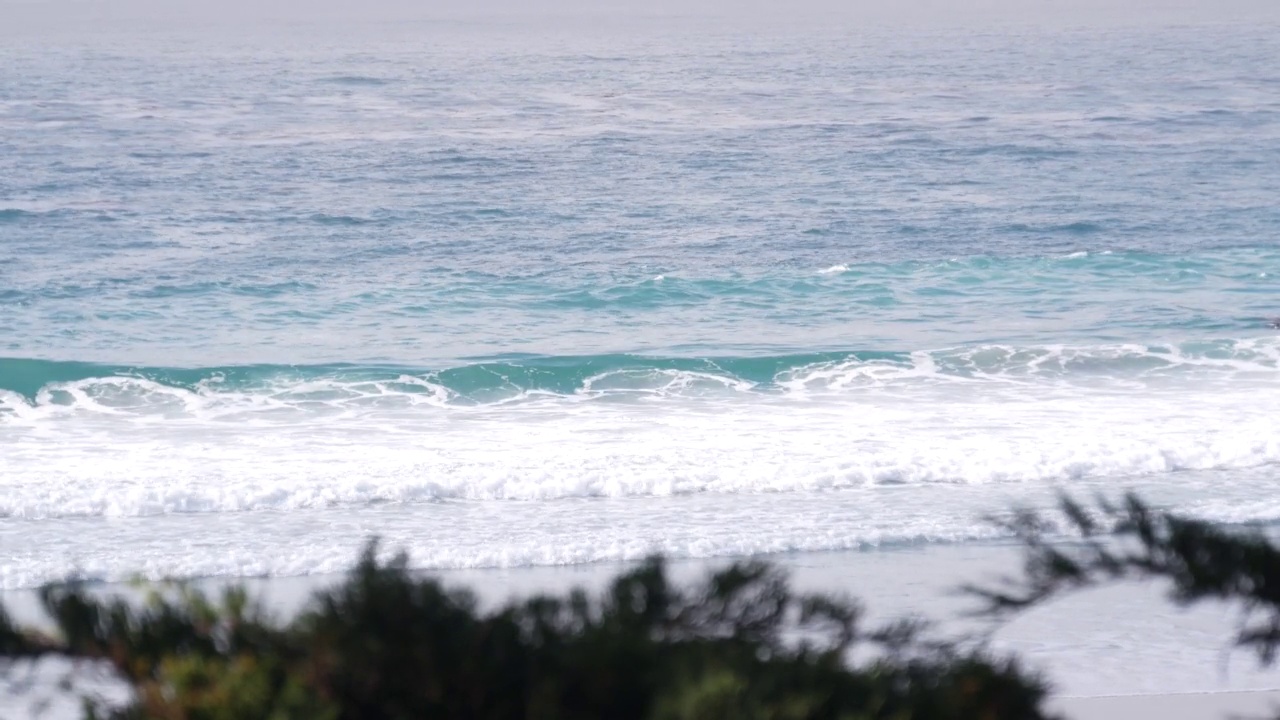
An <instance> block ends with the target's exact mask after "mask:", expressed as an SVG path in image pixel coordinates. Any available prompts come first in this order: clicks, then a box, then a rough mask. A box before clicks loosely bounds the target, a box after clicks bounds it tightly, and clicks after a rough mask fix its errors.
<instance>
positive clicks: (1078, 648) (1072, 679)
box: [0, 543, 1280, 720]
mask: <svg viewBox="0 0 1280 720" xmlns="http://www.w3.org/2000/svg"><path fill="white" fill-rule="evenodd" d="M770 559H771V560H772V561H774V562H776V563H778V564H779V565H781V566H783V567H785V568H786V569H787V570H788V571H789V572H790V574H791V576H792V579H793V581H794V584H795V586H796V587H797V588H801V589H808V590H822V591H828V592H843V593H848V594H850V595H853V596H855V597H858V598H861V599H862V601H863V602H864V603H865V605H866V608H867V610H868V613H869V619H870V620H871V621H872V622H874V621H876V620H883V619H890V618H896V617H902V616H905V615H922V616H925V617H929V618H932V619H934V620H935V621H937V623H938V629H939V631H940V632H942V633H944V634H947V635H950V636H955V635H957V634H969V635H975V636H977V635H986V636H987V637H988V638H989V642H990V644H991V646H992V647H993V648H995V649H997V650H1001V651H1009V652H1015V653H1018V654H1019V655H1020V656H1021V657H1022V658H1023V659H1024V660H1025V661H1026V662H1028V663H1029V664H1030V665H1031V666H1032V667H1034V668H1036V669H1038V670H1040V671H1042V672H1044V673H1045V675H1046V676H1047V677H1048V678H1049V679H1050V681H1051V682H1052V684H1053V686H1054V688H1055V693H1054V699H1053V700H1052V701H1051V707H1052V708H1054V709H1055V710H1057V711H1058V712H1060V713H1061V714H1062V715H1063V716H1065V717H1069V718H1078V719H1080V720H1121V719H1122V718H1134V717H1152V718H1155V717H1160V718H1173V719H1175V720H1178V719H1185V720H1192V719H1193V718H1225V717H1229V716H1233V715H1241V714H1252V715H1259V714H1264V713H1266V712H1267V711H1268V710H1269V709H1270V708H1272V707H1273V706H1280V675H1277V673H1276V672H1274V671H1268V670H1266V669H1259V668H1258V667H1257V664H1256V662H1255V660H1254V658H1253V657H1252V656H1251V655H1248V654H1246V653H1243V652H1239V651H1233V650H1232V648H1231V646H1230V642H1229V640H1230V637H1231V633H1232V632H1233V627H1234V625H1233V622H1234V620H1235V615H1234V614H1233V612H1232V611H1231V609H1230V608H1227V607H1224V606H1205V607H1197V608H1193V609H1188V610H1183V609H1179V608H1177V607H1174V606H1173V605H1171V604H1170V603H1168V602H1167V601H1166V600H1165V598H1164V597H1163V595H1162V592H1163V588H1162V587H1160V586H1158V585H1154V584H1124V585H1117V586H1114V587H1107V588H1102V589H1099V590H1095V591H1089V592H1084V593H1080V594H1078V595H1074V596H1070V597H1067V598H1064V599H1062V600H1060V601H1058V602H1055V603H1052V604H1050V605H1048V606H1046V607H1044V608H1040V609H1037V610H1035V611H1033V612H1030V613H1027V614H1026V615H1024V616H1021V617H1018V618H1015V619H1014V620H1012V621H1011V622H1008V623H1006V624H1004V625H1001V626H998V627H997V626H992V625H990V624H989V623H987V622H986V621H982V620H978V619H974V618H973V617H971V616H970V615H969V612H970V611H972V610H973V609H974V607H975V606H974V603H973V601H972V600H971V599H970V598H968V597H965V596H963V595H961V594H959V593H957V592H956V589H957V588H958V587H959V586H960V585H961V584H962V583H964V582H967V581H984V580H985V581H992V580H993V579H994V578H996V577H998V576H999V575H1000V574H1002V573H1006V572H1009V571H1011V570H1013V569H1015V568H1016V563H1017V560H1018V550H1017V548H1016V547H1014V546H1012V545H1009V544H1003V543H985V544H964V545H943V546H928V547H920V548H905V549H895V550H883V551H867V552H844V553H808V554H796V555H784V556H775V557H772V558H770ZM724 562H727V561H724V560H720V561H681V562H675V563H673V564H672V572H673V574H674V575H675V576H676V577H677V578H681V579H691V578H694V577H697V576H698V575H699V573H701V572H702V571H703V570H704V569H705V568H707V567H708V566H716V565H719V564H723V563H724ZM624 567H626V566H625V565H621V564H594V565H582V566H560V567H556V566H551V567H532V568H510V569H492V570H467V571H450V572H441V573H437V575H438V576H439V577H441V578H442V579H444V581H445V582H446V583H448V584H450V585H456V586H463V587H469V588H471V589H472V590H473V591H474V592H476V593H477V595H478V596H479V598H480V600H481V602H482V603H483V604H486V605H490V604H493V605H496V604H499V603H501V602H503V601H504V600H506V599H508V598H511V597H519V596H526V595H530V594H534V593H539V592H560V591H563V590H564V589H566V588H568V587H571V586H581V587H584V588H587V589H588V590H594V589H600V588H602V587H603V586H604V585H605V583H607V582H608V580H609V579H610V578H611V577H613V575H615V574H616V573H617V572H618V571H619V570H621V569H623V568H624ZM339 577H340V576H335V575H317V576H306V577H295V578H277V579H270V580H263V579H249V580H247V581H246V583H247V584H248V585H249V586H250V587H251V588H253V589H254V590H255V591H256V592H257V593H259V596H260V597H262V598H263V599H264V600H265V601H266V603H267V605H268V607H270V608H271V609H272V610H273V611H275V612H277V613H279V614H281V615H288V614H290V613H293V612H296V611H297V610H298V609H299V608H301V607H302V606H303V605H304V604H305V602H306V600H307V598H308V597H309V595H310V593H311V592H313V591H314V590H315V589H317V588H319V587H323V586H325V585H327V584H332V583H333V582H335V581H337V580H338V578H339ZM200 582H202V583H204V584H206V585H208V586H209V587H211V588H214V587H217V586H218V585H221V584H223V583H224V582H226V581H225V580H204V581H200ZM104 588H107V589H119V588H121V586H104ZM126 592H127V590H126ZM3 598H4V601H5V602H6V604H7V606H8V607H9V609H10V611H11V612H12V613H13V614H14V615H15V616H16V617H17V618H19V619H20V620H25V621H28V622H31V621H33V620H35V619H36V618H37V617H38V613H37V611H36V606H35V597H34V593H32V592H29V591H8V592H6V593H4V594H3ZM13 707H14V705H13V698H10V699H9V701H8V702H6V703H5V704H4V705H0V711H5V708H8V713H9V714H0V717H10V716H13V713H12V710H13ZM67 709H68V710H70V707H68V708H67ZM19 716H20V715H19ZM49 717H52V716H49Z"/></svg>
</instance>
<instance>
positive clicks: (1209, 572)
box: [970, 495, 1280, 663]
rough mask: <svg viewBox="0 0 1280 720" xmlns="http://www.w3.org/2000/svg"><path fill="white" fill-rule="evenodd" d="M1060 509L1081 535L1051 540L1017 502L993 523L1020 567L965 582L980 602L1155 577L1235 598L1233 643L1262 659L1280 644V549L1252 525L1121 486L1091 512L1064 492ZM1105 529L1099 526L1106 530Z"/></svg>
mask: <svg viewBox="0 0 1280 720" xmlns="http://www.w3.org/2000/svg"><path fill="white" fill-rule="evenodd" d="M1060 508H1061V510H1062V511H1063V513H1064V514H1065V515H1066V517H1067V520H1068V522H1069V523H1070V524H1071V526H1072V527H1073V528H1074V530H1076V531H1077V532H1078V533H1079V534H1080V535H1081V536H1082V539H1081V541H1080V542H1072V543H1063V542H1061V541H1057V542H1051V541H1050V540H1049V539H1048V538H1047V537H1046V534H1047V531H1048V530H1049V529H1050V526H1049V525H1048V523H1046V521H1045V520H1044V519H1043V518H1042V517H1041V516H1040V515H1038V514H1037V513H1034V512H1029V511H1024V512H1020V513H1018V514H1016V515H1015V516H1014V518H1013V519H1012V520H1010V521H1007V522H1002V523H1000V524H1001V525H1003V526H1004V527H1005V528H1006V529H1008V530H1010V531H1012V532H1013V533H1014V534H1015V535H1016V536H1017V537H1018V538H1019V540H1021V541H1022V543H1023V544H1024V546H1025V547H1026V557H1025V563H1024V567H1023V575H1022V576H1021V577H1019V578H1016V579H1010V580H1008V581H1006V583H1005V585H1004V587H1002V588H998V589H992V588H980V587H973V588H970V591H971V592H974V593H976V594H977V595H979V596H980V597H982V598H984V599H985V600H986V601H987V603H988V610H989V611H990V612H992V613H994V614H996V615H1002V614H1008V613H1011V612H1016V611H1018V610H1021V609H1024V608H1027V607H1030V606H1033V605H1036V604H1039V603H1042V602H1044V601H1045V600H1047V599H1049V598H1052V597H1054V596H1056V595H1059V594H1061V593H1063V592H1067V591H1071V590H1076V589H1080V588H1084V587H1089V586H1093V585H1097V584H1099V583H1103V582H1109V581H1114V580H1119V579H1123V578H1163V579H1166V580H1168V581H1170V583H1171V585H1172V588H1171V597H1172V599H1173V601H1174V602H1176V603H1178V604H1181V605H1190V604H1194V603H1197V602H1200V601H1203V600H1209V599H1217V600H1225V601H1230V602H1234V603H1238V604H1239V605H1240V607H1241V608H1242V610H1243V611H1244V614H1245V617H1246V620H1252V622H1248V621H1247V622H1246V623H1245V624H1244V625H1243V627H1242V629H1241V631H1240V633H1239V635H1238V636H1237V638H1236V640H1237V642H1238V643H1239V644H1240V645H1241V646H1244V647H1248V648H1251V649H1253V650H1254V651H1256V652H1257V654H1258V656H1259V658H1260V659H1261V660H1262V662H1264V663H1271V662H1272V661H1274V660H1275V657H1276V652H1277V649H1280V549H1277V548H1276V547H1275V546H1274V545H1272V544H1271V542H1270V541H1268V540H1267V538H1266V537H1264V536H1263V535H1262V534H1261V533H1260V532H1258V531H1256V530H1242V529H1230V528H1225V527H1222V526H1218V525H1214V524H1213V523H1209V522H1205V521H1201V520H1192V519H1188V518H1182V517H1178V516H1176V515H1172V514H1169V513H1164V512H1157V511H1154V510H1152V509H1151V508H1149V507H1148V506H1147V505H1146V504H1144V503H1143V502H1142V501H1141V500H1140V499H1138V498H1137V497H1136V496H1133V495H1129V496H1127V497H1126V498H1125V500H1124V502H1123V503H1121V504H1120V505H1113V504H1111V503H1108V502H1106V501H1101V500H1100V501H1099V502H1098V512H1097V513H1096V516H1095V514H1091V513H1090V512H1089V511H1088V510H1087V509H1086V508H1085V507H1084V506H1082V505H1081V504H1080V503H1078V502H1076V501H1074V500H1072V499H1070V498H1066V497H1064V498H1062V499H1061V501H1060ZM1104 530H1105V532H1104Z"/></svg>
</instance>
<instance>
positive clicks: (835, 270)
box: [818, 264, 849, 275]
mask: <svg viewBox="0 0 1280 720" xmlns="http://www.w3.org/2000/svg"><path fill="white" fill-rule="evenodd" d="M846 272H849V266H848V265H844V264H841V265H832V266H831V267H826V268H823V269H821V270H819V271H818V274H819V275H839V274H840V273H846Z"/></svg>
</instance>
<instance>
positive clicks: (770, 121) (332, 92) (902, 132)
mask: <svg viewBox="0 0 1280 720" xmlns="http://www.w3.org/2000/svg"><path fill="white" fill-rule="evenodd" d="M375 36H376V33H374V34H373V35H358V36H353V37H352V38H347V39H337V40H335V39H333V38H328V39H326V40H325V41H324V42H320V41H316V42H307V41H306V38H305V37H302V36H300V35H298V34H296V33H295V34H286V35H284V36H281V38H279V39H278V41H271V42H268V41H267V40H266V39H265V38H268V37H270V36H269V35H253V36H251V37H248V38H226V37H220V36H219V37H214V36H206V37H201V38H199V39H197V40H192V39H191V38H190V37H187V36H182V35H172V34H163V33H160V34H145V33H140V34H134V35H129V34H125V35H118V34H117V35H111V34H105V33H104V34H102V35H101V36H96V35H94V36H85V37H80V36H77V37H67V38H61V39H59V40H58V41H57V42H47V43H42V42H37V41H36V40H35V39H32V40H31V42H29V43H22V42H19V43H15V44H13V45H11V46H7V47H4V48H0V547H3V549H4V552H3V555H2V556H0V586H3V587H9V588H13V587H29V586H32V585H35V584H39V583H41V582H43V581H46V580H49V579H51V578H56V577H60V576H62V575H64V574H65V573H67V572H69V571H70V570H72V569H73V568H76V569H79V570H80V571H82V572H84V573H87V574H88V575H90V576H93V577H101V578H106V579H116V578H120V577H124V576H126V575H128V574H130V573H133V572H135V571H141V572H143V573H146V574H150V575H172V574H177V575H236V574H245V573H252V574H266V575H281V574H301V573H311V572H321V571H330V570H337V569H341V568H342V567H345V566H346V565H347V564H348V563H349V562H350V561H351V559H352V558H353V557H354V553H355V549H356V548H357V547H358V546H359V544H360V543H361V542H362V540H363V538H364V537H366V536H368V535H370V534H381V535H384V536H386V538H387V540H388V542H389V544H391V545H396V546H404V547H406V548H407V549H409V550H410V552H411V554H412V556H413V557H414V558H415V561H416V562H417V563H418V564H419V565H422V566H424V567H491V566H512V565H525V564H544V563H552V564H560V563H579V562H592V561H602V560H616V559H624V558H634V557H640V556H643V555H644V554H646V553H649V552H652V551H655V550H659V551H664V552H667V553H671V554H674V555H679V556H687V557H707V556H722V555H741V554H750V553H760V552H789V551H822V550H836V549H846V548H863V547H874V546H880V545H886V544H887V545H893V544H901V543H932V542H964V541H967V540H974V539H981V538H987V537H990V536H991V535H992V533H993V530H992V529H991V528H990V527H989V526H988V525H986V524H984V522H983V521H982V519H981V517H982V515H983V514H984V513H988V512H992V511H996V510H999V509H1001V508H1003V507H1005V506H1007V504H1008V503H1010V502H1032V503H1035V502H1042V501H1043V500H1044V499H1045V498H1046V497H1048V496H1049V495H1050V493H1051V492H1052V491H1053V490H1055V489H1060V488H1065V489H1074V490H1077V491H1080V492H1092V491H1095V490H1119V489H1122V488H1138V489H1141V490H1143V491H1144V492H1146V493H1148V494H1149V495H1150V496H1151V497H1153V498H1156V499H1158V500H1159V501H1161V502H1163V503H1166V504H1168V505H1171V506H1174V507H1178V508H1180V509H1184V510H1186V511H1188V512H1194V513H1199V514H1203V515H1206V516H1210V517H1216V518H1221V519H1227V520H1233V521H1266V522H1271V521H1277V520H1280V503H1278V502H1276V501H1275V499H1274V498H1275V497H1276V492H1275V491H1276V488H1277V478H1276V474H1275V469H1276V467H1277V464H1280V412H1278V411H1277V410H1278V409H1280V337H1278V336H1277V332H1276V331H1275V330H1272V329H1269V328H1268V327H1267V323H1268V319H1269V318H1271V317H1273V316H1276V315H1280V244H1278V241H1280V205H1277V202H1276V199H1277V198H1280V70H1278V68H1280V63H1277V62H1276V59H1277V58H1280V32H1277V28H1276V27H1274V26H1269V25H1258V24H1254V25H1249V26H1243V25H1241V26H1236V25H1217V26H1212V27H1170V28H1163V27H1129V28H1124V27H1115V28H1110V29H1079V30H1071V31H1063V30H1054V31H1050V30H1043V29H1042V30H1037V29H1035V28H1027V27H1024V28H1003V29H987V30H981V31H979V30H966V31H963V32H960V31H948V32H945V33H943V32H937V33H933V32H930V31H926V30H919V31H910V32H909V31H894V32H889V31H885V30H880V31H877V30H872V29H861V30H860V29H856V28H855V29H850V28H833V27H828V28H824V29H816V28H810V29H809V30H807V31H805V32H799V31H796V30H794V29H790V30H781V29H780V30H776V31H769V30H765V31H761V32H755V33H744V32H737V31H728V30H723V29H722V30H716V29H715V28H714V27H710V28H708V27H705V26H702V25H697V24H693V25H689V24H687V23H682V21H679V20H669V21H664V22H651V23H646V24H641V25H637V26H635V27H630V28H626V29H621V30H620V29H618V28H614V29H613V30H611V31H609V32H603V33H594V34H593V33H570V32H564V31H561V30H557V29H556V28H555V27H547V28H543V27H541V26H538V28H535V29H534V30H530V31H528V32H523V31H522V32H517V31H516V29H513V28H512V27H511V26H509V25H503V24H493V25H487V24H485V23H471V24H462V25H459V24H445V25H438V26H437V25H433V24H430V23H427V24H423V25H421V26H415V27H410V28H407V29H406V28H401V29H400V30H399V31H398V32H397V33H396V38H397V39H395V40H394V41H393V40H376V39H371V38H373V37H375ZM326 37H327V36H326Z"/></svg>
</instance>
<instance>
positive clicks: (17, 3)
mask: <svg viewBox="0 0 1280 720" xmlns="http://www.w3.org/2000/svg"><path fill="white" fill-rule="evenodd" d="M679 16H693V17H701V18H706V19H720V20H723V21H724V22H727V23H733V24H739V23H746V24H752V23H754V22H755V21H760V20H764V21H769V22H776V21H778V20H784V21H793V22H803V21H805V20H806V19H831V18H834V19H837V20H839V21H847V22H851V23H861V22H868V23H871V22H874V23H886V22H887V23H910V24H917V23H919V24H935V23H963V24H968V23H973V22H1014V23H1027V22H1030V23H1035V24H1051V25H1058V24H1064V25H1089V24H1096V23H1102V24H1108V23H1113V22H1122V23H1126V24H1128V23H1148V22H1150V23H1160V24H1168V23H1197V22H1213V21H1275V22H1280V0H843V1H841V0H0V26H3V27H5V28H6V29H7V30H9V31H19V32H21V31H23V30H25V29H31V30H34V29H37V28H46V29H48V28H56V27H58V26H68V25H85V24H87V25H95V24H100V23H106V24H108V25H109V24H114V23H115V22H121V23H130V22H136V23H143V24H146V25H168V24H170V23H177V24H183V23H200V24H209V25H224V26H225V25H228V24H230V25H236V24H241V23H259V22H263V21H277V22H279V21H283V22H285V23H294V22H301V23H308V24H313V23H317V22H321V23H323V22H327V21H341V22H344V23H351V22H368V23H381V22H403V21H431V20H443V19H481V18H484V19H504V20H511V21H519V20H522V19H532V18H537V17H544V18H546V17H577V18H588V19H589V18H597V19H601V20H621V21H625V20H627V19H629V18H645V17H648V18H653V17H658V18H662V17H679Z"/></svg>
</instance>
